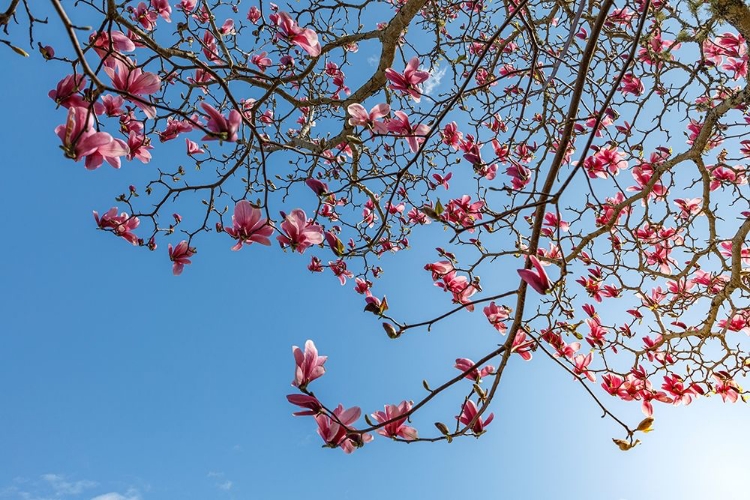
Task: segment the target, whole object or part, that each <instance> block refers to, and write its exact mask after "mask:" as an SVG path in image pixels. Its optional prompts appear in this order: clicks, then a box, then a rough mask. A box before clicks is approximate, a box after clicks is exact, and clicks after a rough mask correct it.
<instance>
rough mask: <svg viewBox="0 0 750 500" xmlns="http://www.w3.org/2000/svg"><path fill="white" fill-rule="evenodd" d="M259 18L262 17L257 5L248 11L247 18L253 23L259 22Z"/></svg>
mask: <svg viewBox="0 0 750 500" xmlns="http://www.w3.org/2000/svg"><path fill="white" fill-rule="evenodd" d="M259 19H260V10H258V7H255V6H252V7H250V10H248V11H247V20H248V21H250V22H251V23H253V24H258V20H259Z"/></svg>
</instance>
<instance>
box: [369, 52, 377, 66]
mask: <svg viewBox="0 0 750 500" xmlns="http://www.w3.org/2000/svg"><path fill="white" fill-rule="evenodd" d="M379 63H380V56H379V55H377V54H373V55H371V56H370V57H368V58H367V64H369V65H370V66H377V65H378V64H379Z"/></svg>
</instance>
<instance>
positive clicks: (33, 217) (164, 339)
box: [0, 40, 750, 500]
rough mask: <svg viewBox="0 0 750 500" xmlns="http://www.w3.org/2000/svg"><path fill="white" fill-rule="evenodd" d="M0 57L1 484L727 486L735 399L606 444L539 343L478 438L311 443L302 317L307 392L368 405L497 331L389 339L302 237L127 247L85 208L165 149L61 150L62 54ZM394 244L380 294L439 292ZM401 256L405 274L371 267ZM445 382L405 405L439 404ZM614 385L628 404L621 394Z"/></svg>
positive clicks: (169, 492)
mask: <svg viewBox="0 0 750 500" xmlns="http://www.w3.org/2000/svg"><path fill="white" fill-rule="evenodd" d="M46 42H47V43H49V42H51V40H48V41H46ZM0 63H2V66H3V67H4V68H5V69H6V78H4V79H3V80H2V81H1V82H0V89H1V90H2V94H0V95H2V96H3V105H4V112H5V117H6V118H5V120H4V122H3V124H2V126H1V127H2V142H3V144H4V157H3V162H2V163H3V171H4V178H3V180H2V182H0V210H1V212H2V214H3V215H4V217H3V219H2V222H0V224H1V225H0V229H1V231H2V235H3V238H2V245H0V280H1V281H0V283H2V290H3V292H2V302H0V304H1V305H0V312H1V313H2V315H1V316H0V318H2V324H1V326H0V394H1V395H2V400H1V402H0V499H3V500H5V499H12V500H15V499H23V500H32V499H34V500H41V499H54V500H58V499H65V500H68V499H70V500H79V499H80V500H91V499H97V500H125V499H127V500H176V499H184V500H193V499H194V500H209V499H237V500H250V499H277V498H279V499H285V498H305V499H309V500H317V499H338V498H342V499H343V498H353V499H354V498H356V499H365V500H367V499H380V498H385V497H389V496H398V497H403V498H437V499H443V498H445V499H450V498H472V497H490V498H507V499H523V498H531V499H537V498H539V499H544V498H555V499H568V498H570V499H581V500H589V499H590V500H605V499H606V500H609V499H611V500H619V499H626V500H633V499H661V498H682V499H704V498H721V499H741V498H747V493H746V491H744V487H742V486H741V484H740V482H741V480H742V478H743V477H744V474H745V472H746V456H747V450H748V449H750V436H748V433H747V432H746V429H747V428H748V424H750V415H749V414H748V412H747V409H746V407H745V406H744V405H734V406H732V405H722V404H721V403H720V401H719V400H718V398H712V399H710V400H707V399H703V400H700V401H698V402H696V403H694V404H693V405H691V406H690V407H688V408H682V407H680V408H676V409H675V408H671V407H666V406H665V405H660V406H659V407H658V408H657V413H656V424H655V427H656V431H655V432H653V433H651V434H649V435H648V436H646V438H645V443H644V444H643V445H641V446H639V447H637V448H636V449H634V450H632V451H630V452H628V453H623V452H621V451H619V450H618V449H617V448H616V447H615V446H614V445H613V444H612V442H611V440H610V438H612V437H622V436H620V435H619V429H617V428H616V427H615V426H614V425H613V424H612V423H611V422H610V421H608V420H602V419H600V418H599V412H598V410H597V408H596V407H595V404H594V403H593V402H592V401H591V400H590V399H588V398H587V397H585V395H584V393H583V392H582V391H581V390H580V388H579V387H578V386H577V385H576V384H574V383H573V381H572V380H571V379H570V377H569V375H567V374H565V373H562V372H561V371H559V370H556V369H555V367H554V366H552V365H551V363H550V362H548V361H547V360H545V359H543V356H542V354H541V353H539V354H536V355H535V357H534V360H533V361H532V362H530V363H524V362H523V361H521V360H520V358H518V357H514V359H513V362H512V365H511V367H510V369H509V370H508V372H507V374H506V376H505V377H504V379H503V381H502V384H501V395H500V397H499V398H497V400H496V401H495V404H494V406H493V411H494V413H495V421H494V422H493V423H492V424H491V425H490V426H489V432H488V433H487V434H486V435H485V436H483V437H482V438H481V439H479V440H475V439H472V438H464V439H460V440H458V441H456V442H454V443H453V444H450V445H448V444H446V443H440V444H434V445H430V444H416V445H408V446H407V445H403V444H395V443H390V442H389V441H388V440H386V439H384V438H381V437H378V438H376V440H375V441H374V442H373V443H371V444H369V445H367V446H366V447H365V448H364V449H362V450H358V451H357V452H355V453H354V454H353V455H351V456H346V455H344V454H343V453H342V452H341V451H340V450H329V449H321V447H320V446H321V444H322V442H321V440H320V438H319V437H318V436H317V434H316V432H315V425H314V422H313V421H312V420H311V419H305V418H294V417H292V416H291V413H292V411H294V408H293V407H291V406H290V405H289V404H288V403H287V402H286V399H285V397H284V396H285V395H286V394H288V393H290V392H292V388H291V386H290V381H291V380H292V378H293V367H294V365H293V360H292V356H291V346H292V345H295V344H296V345H302V344H303V343H304V342H305V340H306V339H308V338H312V339H314V340H315V342H316V344H317V345H318V348H319V350H320V352H321V353H322V354H326V355H328V356H329V361H328V363H327V365H326V367H327V369H328V373H327V375H326V376H325V377H323V378H322V379H320V380H318V381H316V382H315V383H314V387H313V388H314V389H315V391H316V393H317V394H318V395H319V396H320V397H321V398H322V399H324V400H325V401H326V402H328V403H331V404H336V403H338V402H339V401H341V402H342V403H343V404H344V405H345V406H347V407H348V406H352V405H358V406H360V407H362V409H363V411H365V412H367V413H371V412H374V411H376V410H379V409H382V405H383V404H385V403H398V402H400V401H401V400H403V399H414V400H417V399H419V398H420V397H421V396H423V394H424V392H423V389H422V388H421V381H422V378H423V377H425V376H427V378H428V379H429V380H430V381H431V382H432V383H433V385H436V384H437V383H439V382H440V381H442V380H444V379H445V378H446V377H449V376H453V375H454V374H455V371H454V369H453V368H452V366H453V362H454V359H455V358H456V357H458V356H465V357H470V358H478V357H480V356H481V355H482V354H483V353H485V352H486V351H487V350H489V349H491V348H492V345H496V344H497V342H498V341H499V340H498V338H497V337H496V333H495V332H494V331H493V330H492V329H491V328H490V327H488V325H487V324H486V320H485V318H484V316H483V315H481V313H480V312H477V313H474V314H473V315H469V314H463V315H460V317H457V318H456V319H454V320H452V321H449V322H447V323H445V324H443V325H440V326H439V327H437V328H435V329H434V330H433V332H432V333H430V334H426V333H424V332H422V333H417V334H415V335H413V336H410V337H407V338H404V339H401V340H399V341H396V342H394V341H390V340H388V339H387V338H386V336H385V335H384V334H383V331H382V330H381V328H380V326H379V324H378V322H377V321H376V320H375V318H374V317H373V316H372V315H369V314H365V313H362V312H361V308H362V299H361V297H360V296H358V295H356V294H354V293H353V291H352V286H353V284H351V283H349V284H347V285H346V286H345V287H341V286H339V285H338V282H337V281H336V280H335V279H333V278H332V277H331V276H329V275H326V276H313V275H310V274H309V273H308V272H307V271H306V270H305V265H306V263H307V258H306V257H300V256H297V255H291V254H284V253H282V252H281V251H280V250H279V249H278V248H277V247H272V248H265V247H259V246H258V245H253V246H251V247H248V248H245V249H243V250H242V251H241V252H231V251H230V250H229V247H230V246H231V245H232V243H233V242H232V241H231V240H230V239H228V237H227V238H221V237H217V236H215V235H214V236H213V237H208V238H203V240H201V242H202V243H201V246H200V248H199V254H198V255H197V256H196V257H195V259H194V262H195V264H194V265H193V266H191V267H189V268H188V269H187V270H186V271H185V273H184V274H183V275H182V276H180V277H175V276H173V275H172V273H171V267H170V263H169V261H168V258H167V254H166V248H165V245H162V246H161V247H160V248H159V249H158V251H157V252H156V253H150V252H148V251H146V250H145V249H136V248H133V247H132V246H129V245H128V244H127V243H125V242H124V241H122V240H120V239H117V238H114V237H112V236H111V235H108V234H104V233H102V232H99V231H96V230H95V224H94V220H93V218H92V215H91V211H92V210H94V209H96V210H99V211H100V212H102V211H105V210H107V209H108V208H109V207H111V206H114V205H115V203H114V201H113V198H114V196H115V195H116V194H118V193H120V192H122V191H123V188H125V187H126V186H127V185H128V184H129V183H130V182H131V179H132V177H131V176H132V175H134V171H136V172H141V173H142V172H144V171H147V170H148V169H153V168H155V166H158V165H162V164H165V162H167V161H168V159H166V158H164V157H159V150H158V148H157V149H156V150H154V160H153V162H152V163H151V164H150V165H147V166H144V165H141V164H140V163H138V162H135V163H130V164H126V165H125V166H124V167H123V168H122V170H120V171H116V170H114V169H111V168H109V167H108V166H106V165H105V166H103V167H102V168H100V169H99V170H97V171H95V172H88V171H86V170H85V169H84V168H83V165H82V164H81V163H73V162H71V161H69V160H66V159H64V158H63V155H62V152H61V150H60V149H59V148H58V143H59V141H58V139H57V137H56V136H55V135H54V132H53V129H54V128H55V126H56V125H58V124H60V123H62V122H63V121H64V119H65V112H64V111H61V110H55V109H54V105H53V102H52V101H51V100H50V99H49V98H47V92H48V91H49V90H50V89H51V88H53V87H54V85H55V84H56V83H57V81H58V79H59V78H60V77H61V76H63V75H64V74H63V73H60V71H61V70H62V68H61V67H60V66H54V65H51V64H45V63H44V62H43V61H41V58H40V57H38V56H37V55H36V54H34V55H33V56H32V57H31V58H29V59H23V58H20V57H18V56H16V55H15V54H13V53H12V52H11V51H10V50H7V49H4V50H0ZM157 146H158V145H157ZM141 173H138V174H137V175H141ZM396 257H397V258H391V260H392V263H393V265H394V267H391V268H389V271H388V272H389V273H390V277H389V276H386V278H385V283H383V284H382V285H381V284H379V285H378V286H379V288H380V290H381V291H382V290H385V291H386V292H387V293H388V296H389V301H391V302H392V303H394V304H398V305H397V306H396V307H398V308H400V310H402V311H403V310H405V309H406V308H415V309H422V310H425V311H429V310H430V308H431V307H432V306H433V304H434V301H436V300H439V301H440V302H441V303H444V301H445V296H443V295H441V292H440V291H439V290H437V289H434V290H433V289H431V285H430V282H429V277H428V276H427V275H426V273H424V271H421V266H422V265H423V264H424V263H425V262H427V261H431V260H433V254H429V255H426V254H424V253H422V254H420V253H419V252H417V251H415V252H411V253H410V254H405V253H403V252H402V253H399V254H398V255H397V256H396ZM389 258H390V257H389ZM389 263H390V262H389ZM409 272H411V273H413V275H414V277H415V278H414V280H413V282H414V284H413V286H412V285H408V286H388V283H390V284H391V285H393V284H395V283H397V282H396V280H395V278H396V277H397V276H404V275H406V274H405V273H409ZM507 272H510V273H515V271H514V270H508V271H507ZM483 278H484V277H483ZM487 279H489V277H488V278H487ZM381 293H382V292H381ZM463 389H466V392H468V386H467V387H465V388H463ZM463 389H462V390H463ZM453 396H454V397H450V395H449V396H448V397H446V398H444V399H442V400H440V401H438V402H437V403H436V404H435V405H434V406H432V407H430V408H429V409H428V410H427V412H426V413H425V414H424V417H422V418H419V419H417V420H416V421H415V422H414V423H413V425H415V426H416V427H417V428H418V429H424V432H425V433H426V434H429V433H431V432H432V431H433V427H432V422H434V421H437V420H441V421H443V422H446V423H452V418H453V416H454V415H456V413H457V405H456V404H455V403H456V401H460V399H459V398H458V397H456V394H453ZM606 401H608V402H612V403H614V401H611V400H609V399H607V400H606ZM614 407H615V408H620V409H621V410H622V413H621V415H623V416H624V417H625V418H627V419H629V421H631V422H637V421H638V420H639V419H640V418H641V415H640V409H639V408H638V404H634V405H615V406H614Z"/></svg>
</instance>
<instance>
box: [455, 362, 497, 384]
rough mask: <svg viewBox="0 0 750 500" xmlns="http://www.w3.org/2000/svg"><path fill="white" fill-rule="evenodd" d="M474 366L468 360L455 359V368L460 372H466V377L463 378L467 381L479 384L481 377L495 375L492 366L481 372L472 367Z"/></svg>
mask: <svg viewBox="0 0 750 500" xmlns="http://www.w3.org/2000/svg"><path fill="white" fill-rule="evenodd" d="M474 365H475V363H474V362H473V361H472V360H470V359H469V358H458V359H456V368H457V369H458V370H460V371H462V372H466V376H465V377H464V378H468V379H469V380H473V381H475V382H481V380H482V377H486V376H487V375H492V374H493V373H495V367H494V366H492V365H487V366H485V367H484V368H482V369H481V370H479V369H478V368H476V367H474ZM472 367H474V368H472Z"/></svg>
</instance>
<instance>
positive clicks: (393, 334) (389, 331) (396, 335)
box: [383, 323, 401, 339]
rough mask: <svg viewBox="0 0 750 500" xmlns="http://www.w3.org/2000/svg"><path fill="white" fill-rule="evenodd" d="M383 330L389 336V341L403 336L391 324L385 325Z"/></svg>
mask: <svg viewBox="0 0 750 500" xmlns="http://www.w3.org/2000/svg"><path fill="white" fill-rule="evenodd" d="M383 330H385V333H387V334H388V338H389V339H397V338H399V337H400V336H401V332H400V331H399V330H396V327H395V326H393V325H392V324H390V323H383Z"/></svg>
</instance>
